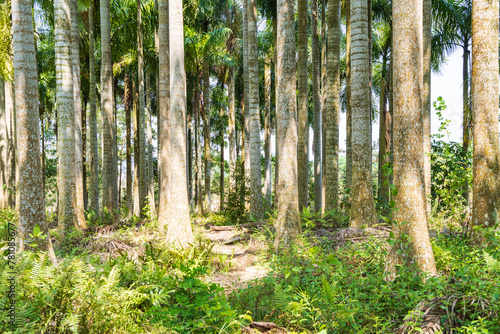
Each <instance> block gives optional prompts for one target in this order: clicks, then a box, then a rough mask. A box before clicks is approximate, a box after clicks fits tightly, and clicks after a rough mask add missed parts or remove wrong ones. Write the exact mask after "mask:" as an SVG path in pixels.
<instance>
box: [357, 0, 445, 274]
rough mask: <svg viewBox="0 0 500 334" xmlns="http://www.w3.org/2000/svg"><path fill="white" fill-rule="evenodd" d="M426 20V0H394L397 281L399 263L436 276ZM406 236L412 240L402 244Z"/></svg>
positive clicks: (394, 250)
mask: <svg viewBox="0 0 500 334" xmlns="http://www.w3.org/2000/svg"><path fill="white" fill-rule="evenodd" d="M422 17H423V8H422V0H419V1H414V0H394V2H393V46H394V49H393V61H394V65H393V69H394V72H393V74H394V77H393V84H394V139H395V140H394V184H395V186H396V187H397V189H398V193H397V195H396V197H395V202H396V207H397V208H398V210H397V211H396V212H395V213H394V219H395V221H396V224H395V225H394V226H393V232H394V235H395V237H396V242H395V243H394V244H393V246H392V249H391V251H390V253H389V258H388V272H389V273H390V275H389V278H393V277H394V274H395V267H394V266H395V265H396V264H407V263H408V264H412V263H415V264H416V265H417V267H418V269H420V270H421V271H422V272H424V273H427V274H430V275H436V274H437V271H436V265H435V263H434V254H433V252H432V247H431V243H430V239H429V233H428V229H427V215H426V198H425V187H424V185H425V180H424V154H423V122H422V90H421V88H420V87H421V84H422V82H423V81H422V80H423V71H422V68H423V67H422V62H423V57H422V55H423V50H422V22H423V19H422ZM353 181H354V180H353ZM403 235H406V236H407V239H406V238H405V239H404V240H403V239H402V238H403ZM408 243H409V245H408Z"/></svg>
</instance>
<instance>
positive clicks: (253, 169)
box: [245, 0, 264, 220]
mask: <svg viewBox="0 0 500 334" xmlns="http://www.w3.org/2000/svg"><path fill="white" fill-rule="evenodd" d="M247 21H248V71H247V72H248V95H245V102H246V101H247V100H248V112H247V113H246V115H247V116H248V120H246V119H245V122H247V124H248V126H249V127H250V128H249V132H248V134H249V135H250V138H249V141H248V142H249V144H250V146H249V147H248V148H249V150H248V151H249V156H250V213H251V214H253V215H254V217H255V219H258V220H260V219H262V217H263V215H264V210H263V207H262V183H261V182H262V181H261V171H262V168H261V161H260V112H259V58H258V57H259V51H258V45H257V7H256V5H255V0H247Z"/></svg>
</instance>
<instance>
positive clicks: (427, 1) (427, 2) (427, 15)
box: [422, 0, 468, 217]
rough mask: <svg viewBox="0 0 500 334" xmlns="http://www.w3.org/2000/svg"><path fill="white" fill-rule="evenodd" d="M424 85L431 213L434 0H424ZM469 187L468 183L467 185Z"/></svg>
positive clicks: (427, 189)
mask: <svg viewBox="0 0 500 334" xmlns="http://www.w3.org/2000/svg"><path fill="white" fill-rule="evenodd" d="M422 36H423V71H424V75H423V80H424V81H423V86H422V107H423V126H424V174H425V175H424V176H425V196H426V201H425V203H426V206H425V211H426V212H427V217H430V215H431V41H432V0H423V35H422ZM467 187H468V185H467Z"/></svg>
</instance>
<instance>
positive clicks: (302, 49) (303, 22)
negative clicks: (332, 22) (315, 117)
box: [297, 0, 309, 212]
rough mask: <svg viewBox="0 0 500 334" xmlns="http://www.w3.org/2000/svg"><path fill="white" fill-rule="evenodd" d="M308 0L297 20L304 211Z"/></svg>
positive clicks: (302, 0)
mask: <svg viewBox="0 0 500 334" xmlns="http://www.w3.org/2000/svg"><path fill="white" fill-rule="evenodd" d="M307 16H308V10H307V0H298V8H297V20H298V33H297V36H298V37H297V49H298V59H297V91H298V102H297V104H298V105H297V109H298V121H299V128H298V131H299V133H298V135H299V142H298V152H297V158H298V161H297V164H298V169H299V171H298V173H299V175H298V178H299V185H298V186H299V210H300V211H301V212H302V209H303V208H304V207H307V206H308V196H307V195H308V191H307V187H308V183H309V182H308V181H309V175H308V174H309V173H308V169H309V164H308V163H309V157H308V146H309V142H308V133H307V132H308V128H309V127H308V122H307V119H308V104H309V103H308V97H307V91H308V90H309V85H308V80H307V79H308V77H309V71H308V66H307V63H308V61H307V58H308V55H307V53H308V52H307V51H308V38H307V28H308V27H307Z"/></svg>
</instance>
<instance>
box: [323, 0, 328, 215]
mask: <svg viewBox="0 0 500 334" xmlns="http://www.w3.org/2000/svg"><path fill="white" fill-rule="evenodd" d="M321 5H322V6H321V120H322V121H321V142H322V143H323V144H322V146H321V166H322V167H321V169H322V171H323V172H322V175H321V186H322V189H321V203H322V205H323V206H322V209H321V212H322V213H325V203H326V198H325V196H326V182H327V181H326V100H327V95H328V94H327V84H326V82H327V79H326V74H327V73H326V71H327V67H326V47H327V39H326V0H322V2H321Z"/></svg>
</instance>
